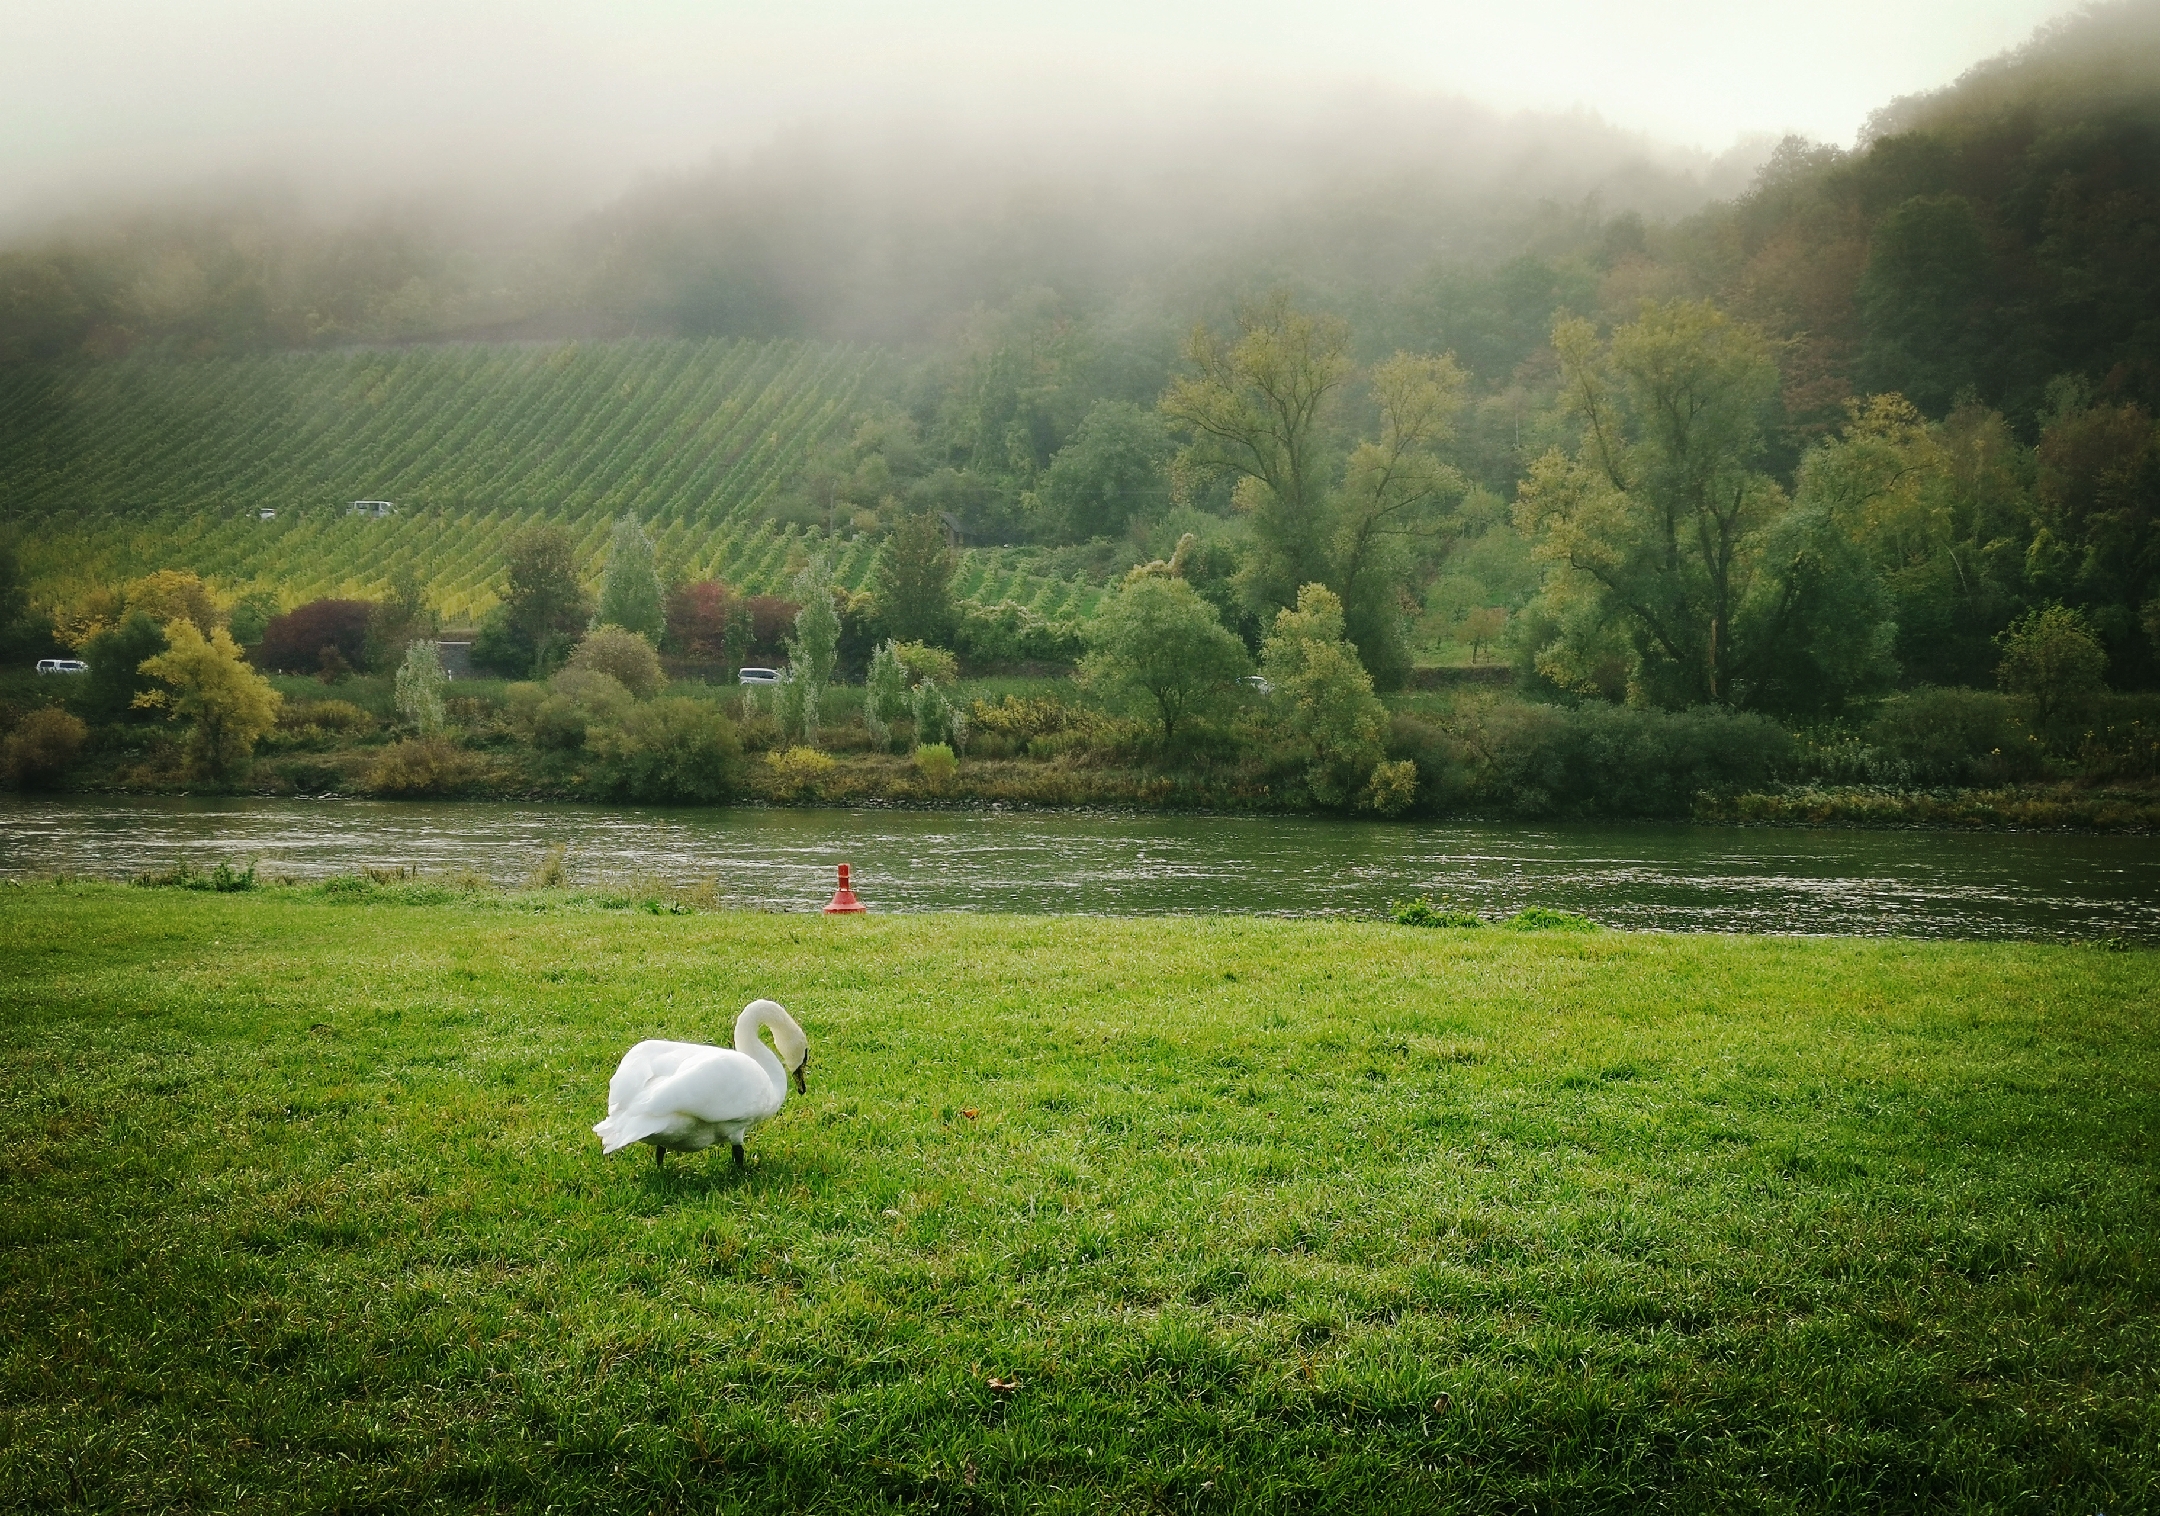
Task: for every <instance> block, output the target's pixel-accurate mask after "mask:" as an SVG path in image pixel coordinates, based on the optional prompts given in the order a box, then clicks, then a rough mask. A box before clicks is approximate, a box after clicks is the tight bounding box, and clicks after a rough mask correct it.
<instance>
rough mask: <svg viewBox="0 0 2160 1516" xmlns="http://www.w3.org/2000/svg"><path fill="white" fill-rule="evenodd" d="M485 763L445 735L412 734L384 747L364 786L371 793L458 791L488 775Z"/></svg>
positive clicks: (414, 795)
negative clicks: (420, 735) (421, 735)
mask: <svg viewBox="0 0 2160 1516" xmlns="http://www.w3.org/2000/svg"><path fill="white" fill-rule="evenodd" d="M486 772H487V768H486V765H485V764H483V763H482V762H481V761H480V760H479V759H478V758H476V757H474V756H473V755H472V754H471V753H468V752H466V751H464V750H463V749H462V748H460V747H458V746H457V745H456V744H454V743H452V742H451V741H450V740H449V739H448V738H446V737H412V738H408V739H406V740H405V741H403V742H399V743H396V744H394V745H392V746H390V747H387V748H385V749H383V754H382V756H381V757H380V758H378V759H376V760H375V762H374V764H373V765H372V766H371V767H370V768H369V769H368V772H367V778H366V779H365V780H364V781H363V782H362V783H363V787H364V788H365V789H366V790H367V792H368V793H369V794H371V795H383V796H389V797H393V798H398V797H404V798H417V797H421V796H429V795H455V794H458V793H460V792H462V791H464V790H466V789H469V788H471V787H472V786H473V785H474V784H475V783H477V782H478V781H479V780H480V779H482V778H483V777H485V775H486Z"/></svg>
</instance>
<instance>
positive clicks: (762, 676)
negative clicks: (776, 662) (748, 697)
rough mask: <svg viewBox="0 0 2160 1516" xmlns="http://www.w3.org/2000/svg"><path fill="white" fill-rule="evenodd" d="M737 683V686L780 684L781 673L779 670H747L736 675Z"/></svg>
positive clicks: (754, 668) (752, 668)
mask: <svg viewBox="0 0 2160 1516" xmlns="http://www.w3.org/2000/svg"><path fill="white" fill-rule="evenodd" d="M735 682H736V683H737V684H778V683H779V682H780V671H779V670H778V669H761V668H756V667H751V668H746V669H742V670H739V671H738V672H737V673H736V675H735Z"/></svg>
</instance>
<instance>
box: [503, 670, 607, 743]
mask: <svg viewBox="0 0 2160 1516" xmlns="http://www.w3.org/2000/svg"><path fill="white" fill-rule="evenodd" d="M529 688H530V686H512V690H513V694H512V697H511V698H512V702H513V706H512V708H513V710H514V711H521V710H522V709H523V708H524V707H525V706H526V705H527V704H528V703H529V697H527V696H526V695H525V694H524V691H525V690H526V689H529ZM636 704H637V702H636V700H635V699H634V698H633V697H632V696H631V694H630V692H629V691H628V690H626V689H624V688H623V686H622V682H621V681H620V680H618V679H616V678H615V677H614V676H613V675H612V674H604V673H601V672H599V671H598V670H596V669H590V668H566V669H564V670H563V671H562V672H561V673H559V674H557V675H556V676H555V677H554V678H553V679H551V680H549V681H548V693H547V694H546V695H545V696H544V697H542V698H541V699H540V700H539V701H538V702H537V703H534V704H532V715H531V721H532V740H533V746H535V747H541V748H556V749H562V750H568V749H572V748H580V747H583V746H584V745H585V740H586V736H587V734H588V733H589V732H590V731H591V730H592V729H594V728H599V727H614V726H621V725H622V724H623V723H624V722H625V721H627V720H628V719H629V717H630V712H631V710H632V709H633V708H635V706H636Z"/></svg>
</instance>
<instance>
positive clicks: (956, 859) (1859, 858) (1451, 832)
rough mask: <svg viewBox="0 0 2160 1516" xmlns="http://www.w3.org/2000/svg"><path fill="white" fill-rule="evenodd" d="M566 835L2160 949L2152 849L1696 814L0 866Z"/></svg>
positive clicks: (213, 806)
mask: <svg viewBox="0 0 2160 1516" xmlns="http://www.w3.org/2000/svg"><path fill="white" fill-rule="evenodd" d="M556 845H561V846H563V847H564V848H565V849H566V850H567V853H566V858H567V863H568V867H569V871H570V877H571V879H572V881H573V882H586V883H591V882H599V881H604V880H628V879H631V878H633V877H635V876H638V875H656V876H658V877H660V878H662V879H665V880H668V881H671V882H675V883H691V882H695V881H706V880H709V881H713V882H714V884H715V885H716V887H717V889H718V892H719V895H720V897H721V899H722V900H724V901H726V902H727V903H729V904H733V905H738V906H747V907H757V908H765V909H774V910H813V909H815V908H817V907H818V906H820V905H822V904H823V903H824V902H825V900H826V898H827V897H828V896H829V895H830V893H831V890H832V878H833V865H834V864H835V863H837V862H841V861H846V862H849V863H852V864H853V865H854V867H855V880H856V888H857V890H858V892H859V893H860V894H861V895H862V897H863V898H864V899H865V900H866V901H867V902H869V903H870V905H871V906H872V907H873V908H874V909H877V910H888V911H954V910H964V911H1029V912H1059V911H1078V912H1093V913H1099V914H1109V915H1147V914H1158V913H1166V912H1213V911H1226V912H1239V913H1266V914H1280V915H1329V914H1340V915H1360V914H1370V913H1373V912H1377V911H1379V910H1380V909H1381V908H1382V907H1383V906H1384V905H1385V904H1386V903H1387V902H1388V901H1389V900H1392V899H1396V898H1399V897H1402V896H1406V895H1416V894H1427V893H1430V894H1435V895H1446V896H1449V897H1451V898H1453V899H1455V900H1458V901H1460V902H1462V903H1464V904H1466V905H1469V906H1471V907H1472V908H1474V909H1477V910H1479V911H1482V912H1485V913H1487V914H1500V913H1504V912H1509V911H1514V910H1517V909H1519V908H1521V907H1522V906H1525V905H1531V904H1536V905H1550V906H1558V907H1562V908H1564V909H1569V910H1576V911H1581V912H1583V913H1585V914H1587V915H1590V916H1593V917H1595V918H1596V919H1598V920H1599V921H1602V922H1605V923H1607V924H1609V925H1612V926H1620V927H1652V928H1659V929H1664V930H1672V931H1726V932H1734V931H1744V932H1806V933H1857V934H1863V935H1910V936H1921V937H2034V938H2060V937H2099V936H2110V935H2117V936H2124V937H2131V938H2137V939H2140V940H2145V941H2155V942H2160V845H2156V844H2155V843H2154V842H2153V840H2152V839H2149V838H2143V837H2108V836H2091V835H2082V834H2057V833H1950V832H1922V831H1859V830H1829V829H1826V830H1799V829H1787V828H1774V827H1718V826H1693V825H1575V824H1568V825H1535V824H1507V823H1493V822H1466V823H1451V824H1446V825H1401V824H1392V823H1390V824H1382V823H1361V822H1346V821H1330V820H1321V819H1313V818H1284V817H1267V818H1254V817H1196V816H1161V815H1073V814H1070V813H1049V814H1046V813H1041V812H1032V811H1012V810H990V811H927V812H926V811H895V810H881V809H862V810H767V809H759V808H742V809H710V810H707V809H698V810H665V809H644V808H636V807H621V806H577V805H558V804H547V805H521V804H515V803H499V804H498V803H486V804H442V803H436V804H427V803H399V802H389V801H371V800H243V799H222V800H196V799H157V798H135V797H128V798H117V799H77V798H66V799H35V798H26V799H16V800H7V801H4V802H0V877H7V876H12V877H17V878H22V877H30V876H36V875H41V874H51V873H54V872H65V873H69V874H82V875H93V876H103V877H110V878H125V877H128V876H130V875H133V874H136V873H140V872H143V871H147V870H163V869H169V868H171V867H173V866H175V865H177V864H179V863H182V862H187V863H191V864H194V865H196V866H198V867H203V868H208V867H210V866H211V865H213V864H216V863H218V862H221V861H232V862H236V863H244V862H248V861H251V860H252V861H259V863H260V865H261V868H262V870H263V872H264V873H266V874H269V875H273V876H278V875H283V876H290V877H294V878H309V877H319V876H323V875H329V874H339V873H350V872H352V871H353V870H355V869H358V868H360V867H362V866H364V865H369V866H377V867H389V866H413V867H417V868H419V869H421V870H423V871H426V872H438V871H448V870H452V869H473V870H477V871H478V872H480V873H482V874H485V875H487V876H488V877H490V878H491V879H494V880H496V881H498V882H501V883H506V884H510V883H522V882H524V881H525V880H526V879H528V878H529V877H530V875H531V874H532V872H533V870H534V868H535V867H536V866H537V865H538V863H539V861H540V859H541V857H542V856H543V855H544V854H545V853H546V851H547V850H548V849H549V848H550V847H552V846H556Z"/></svg>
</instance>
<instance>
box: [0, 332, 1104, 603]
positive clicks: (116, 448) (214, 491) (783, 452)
mask: <svg viewBox="0 0 2160 1516" xmlns="http://www.w3.org/2000/svg"><path fill="white" fill-rule="evenodd" d="M881 361H882V359H881V355H880V354H878V353H877V352H876V351H874V350H868V349H861V348H849V347H836V346H825V345H818V344H811V343H801V342H748V341H718V340H715V341H701V342H685V341H624V342H608V343H570V344H562V345H550V346H516V347H500V346H498V347H478V346H454V347H452V346H442V347H414V348H405V349H397V350H364V351H346V352H336V353H321V354H278V355H267V356H255V357H239V358H234V357H219V358H199V359H175V358H166V357H145V358H130V359H126V360H122V361H119V362H108V363H99V364H85V365H74V366H68V367H63V368H43V367H35V366H23V367H18V368H14V369H13V370H12V371H7V372H4V373H0V518H4V520H5V522H6V524H7V525H9V526H11V527H14V528H16V529H17V531H18V532H19V534H20V538H21V544H22V553H23V558H24V560H25V566H26V567H27V568H28V569H29V570H30V572H31V574H32V575H33V576H34V577H35V578H37V579H39V580H44V581H47V582H55V581H57V582H60V583H68V582H76V583H91V582H97V581H99V580H110V579H114V578H120V577H125V576H127V575H129V574H134V573H140V572H146V571H148V570H149V569H151V568H161V567H171V568H187V569H193V570H194V571H195V572H197V573H199V574H202V575H203V576H205V577H206V578H212V579H215V580H217V581H219V582H222V583H225V584H229V585H235V586H238V585H246V584H250V583H257V582H260V583H265V584H274V585H278V586H280V587H281V588H282V589H283V590H284V592H285V594H286V596H287V597H288V599H290V600H293V601H296V602H297V601H305V600H309V599H314V598H317V597H320V596H337V595H352V596H369V595H373V594H376V593H378V592H379V591H380V589H381V587H382V586H383V585H385V584H386V583H388V582H389V580H390V577H391V576H392V575H393V574H394V573H396V572H397V571H398V570H400V569H402V568H405V567H408V566H409V567H411V568H413V569H415V570H416V571H417V572H418V574H419V576H420V578H421V580H422V582H423V583H425V584H426V585H427V587H428V589H429V592H430V594H431V595H432V596H433V597H434V600H435V603H436V604H437V605H438V606H440V607H441V609H442V610H443V612H444V613H445V615H446V616H447V617H449V618H450V620H451V621H452V622H453V623H457V622H471V621H475V620H477V619H478V617H479V616H480V615H481V614H482V613H483V612H485V611H486V610H487V608H488V607H489V606H491V605H492V604H493V603H494V601H495V599H496V595H497V592H498V590H499V588H500V582H501V575H502V568H503V554H504V549H505V547H506V546H507V544H508V542H509V539H510V537H511V535H512V534H513V533H515V532H516V531H517V530H518V529H519V528H520V527H522V526H524V525H527V524H529V523H531V522H533V521H537V520H542V519H546V520H551V521H554V522H556V523H558V524H560V525H562V526H564V527H566V528H567V529H568V530H569V531H570V533H571V535H572V537H573V539H574V540H575V541H576V542H577V545H578V551H579V554H580V556H581V557H582V558H584V559H586V560H587V561H588V562H589V563H590V564H591V566H592V568H593V569H594V571H595V572H597V569H598V566H599V563H600V560H601V558H602V557H603V556H604V553H605V550H606V545H607V536H608V531H609V528H610V527H611V526H612V524H613V522H614V521H615V519H616V518H617V517H618V516H621V515H625V514H628V515H634V516H636V517H637V518H639V519H640V520H642V521H643V522H645V524H646V528H647V530H648V531H649V532H650V533H651V535H652V537H653V539H654V542H655V545H656V547H657V549H658V554H659V561H660V563H661V565H662V567H663V569H664V570H666V571H667V572H668V573H670V574H671V575H673V576H674V577H676V578H678V579H681V580H685V581H688V580H695V579H701V578H709V577H710V578H723V579H726V580H727V581H728V582H729V583H731V584H734V585H736V586H737V587H739V588H741V589H743V590H745V591H748V592H750V593H753V594H755V593H765V592H773V591H779V590H783V589H784V588H785V587H786V577H787V570H788V564H789V562H790V560H791V559H792V558H797V557H799V556H800V554H799V551H798V549H799V547H800V546H801V545H802V538H801V536H800V534H799V533H798V532H797V530H795V529H793V528H787V529H781V528H776V527H775V526H773V525H772V524H771V523H770V522H769V521H765V520H763V519H761V517H760V507H761V506H763V505H764V504H765V503H767V502H768V500H769V499H770V497H771V496H772V495H773V493H774V492H775V491H776V490H777V489H778V488H780V487H781V486H782V485H783V484H784V483H785V481H786V480H787V479H788V477H789V475H790V474H791V472H792V471H793V470H794V469H796V468H797V467H799V465H800V462H801V460H802V458H803V457H804V456H806V455H807V454H808V453H809V452H810V451H811V450H813V449H814V448H816V447H817V446H818V445H819V444H820V443H822V442H824V441H826V440H827V439H828V438H830V437H831V436H833V435H834V434H835V433H836V432H837V431H838V430H840V429H841V428H842V427H843V426H844V425H845V423H846V421H847V418H848V417H849V415H850V414H851V411H852V409H853V408H854V406H855V405H856V404H857V402H858V399H859V396H860V395H861V393H862V392H863V390H864V389H865V388H866V385H867V384H868V382H869V381H870V379H871V377H872V375H873V374H874V373H875V372H876V370H877V368H878V366H879V364H880V363H881ZM359 499H381V500H388V501H394V502H396V506H397V510H396V513H395V514H393V515H387V516H382V517H379V518H378V517H375V516H370V515H356V514H354V513H353V512H352V511H351V509H350V505H351V502H353V501H354V500H359ZM264 511H274V512H275V513H276V515H275V517H274V519H270V520H264V519H262V516H261V513H262V512H264ZM835 547H836V550H837V569H838V575H837V577H838V578H839V580H840V582H841V583H843V584H845V585H847V586H848V587H850V588H859V587H860V586H861V585H862V584H863V583H864V582H865V581H866V580H867V578H868V576H869V572H870V568H871V564H872V562H873V561H874V558H875V553H876V549H875V546H874V544H872V543H870V542H868V541H867V540H862V539H856V540H853V541H849V542H845V543H839V544H835ZM954 590H955V592H956V594H958V595H959V596H960V597H962V598H963V599H969V600H980V601H983V602H985V603H995V602H996V601H999V600H1015V601H1018V602H1019V603H1021V604H1025V605H1028V606H1030V607H1031V608H1032V609H1035V610H1036V611H1038V612H1040V613H1042V614H1044V615H1045V616H1060V617H1062V616H1072V615H1079V614H1085V612H1086V611H1087V610H1088V609H1091V608H1092V601H1093V600H1094V599H1095V598H1096V596H1097V595H1098V594H1099V593H1100V592H1099V590H1097V589H1094V588H1091V587H1086V586H1082V585H1077V584H1071V583H1067V582H1064V581H1060V580H1055V579H1044V578H1040V577H1039V576H1035V575H1031V574H1029V573H1027V572H1026V570H1025V567H1024V562H1023V561H1021V560H1016V559H1015V558H1014V556H1013V555H1011V554H1007V553H1001V552H998V551H995V550H991V551H977V552H972V553H970V554H968V555H967V560H966V561H965V562H963V564H962V565H961V570H960V574H959V576H958V578H957V579H956V581H955V583H954Z"/></svg>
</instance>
